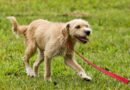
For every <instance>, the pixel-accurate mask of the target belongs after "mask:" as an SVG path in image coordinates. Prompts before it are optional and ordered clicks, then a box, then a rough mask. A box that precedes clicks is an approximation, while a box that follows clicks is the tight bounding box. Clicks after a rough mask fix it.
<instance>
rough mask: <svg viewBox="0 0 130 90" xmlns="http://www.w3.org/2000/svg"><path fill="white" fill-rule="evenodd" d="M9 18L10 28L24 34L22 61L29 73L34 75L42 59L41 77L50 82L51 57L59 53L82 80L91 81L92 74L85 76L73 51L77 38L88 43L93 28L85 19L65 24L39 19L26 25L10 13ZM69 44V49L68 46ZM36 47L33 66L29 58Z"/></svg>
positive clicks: (36, 73)
mask: <svg viewBox="0 0 130 90" xmlns="http://www.w3.org/2000/svg"><path fill="white" fill-rule="evenodd" d="M8 19H9V20H10V21H11V22H12V25H13V31H14V32H15V33H16V34H18V35H19V34H21V35H23V36H24V37H25V42H26V50H25V55H24V64H25V67H26V72H27V75H28V76H31V77H32V76H33V77H35V76H37V75H38V67H39V65H40V64H41V63H42V62H43V61H45V73H44V79H45V80H49V81H51V60H52V58H53V57H54V56H57V55H62V56H63V57H64V61H65V64H66V65H68V66H69V67H71V68H72V69H74V70H75V71H76V72H77V73H78V75H79V76H80V77H81V78H82V79H85V80H88V81H89V80H91V77H89V76H87V75H86V73H85V71H84V69H83V68H82V67H81V66H80V65H79V64H78V63H77V62H76V60H75V58H74V53H73V48H74V46H75V44H76V42H77V41H80V42H82V43H86V42H88V36H89V35H90V34H91V31H92V30H91V28H90V25H89V24H88V22H87V21H85V20H82V19H74V20H71V21H69V22H67V23H53V22H49V21H47V20H42V19H38V20H34V21H33V22H31V23H30V24H29V25H19V23H18V22H17V20H16V18H15V17H13V16H11V17H8ZM68 41H69V42H68ZM70 43H71V45H70V46H71V48H68V47H67V46H68V45H69V44H70ZM37 49H38V50H39V54H38V55H39V56H38V59H37V60H36V61H35V63H34V64H33V69H32V68H31V67H30V65H29V59H30V58H31V57H32V56H33V54H34V53H35V52H36V50H37Z"/></svg>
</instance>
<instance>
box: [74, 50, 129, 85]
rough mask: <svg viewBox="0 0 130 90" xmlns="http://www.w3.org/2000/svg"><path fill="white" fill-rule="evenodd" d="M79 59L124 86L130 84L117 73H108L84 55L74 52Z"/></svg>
mask: <svg viewBox="0 0 130 90" xmlns="http://www.w3.org/2000/svg"><path fill="white" fill-rule="evenodd" d="M74 52H75V53H76V54H77V55H78V56H79V57H81V58H82V59H83V60H84V61H85V62H86V63H87V64H89V65H91V66H92V67H94V68H95V69H97V70H99V71H100V72H102V73H104V74H106V75H108V76H110V77H112V78H115V79H116V80H118V81H120V82H123V83H124V84H128V83H129V82H130V80H128V79H127V78H124V77H122V76H119V75H117V74H115V73H112V72H110V71H107V70H105V69H103V68H101V67H99V66H97V65H95V64H93V63H92V62H90V61H88V60H87V59H86V58H85V57H84V56H83V55H81V54H79V53H78V52H77V51H74Z"/></svg>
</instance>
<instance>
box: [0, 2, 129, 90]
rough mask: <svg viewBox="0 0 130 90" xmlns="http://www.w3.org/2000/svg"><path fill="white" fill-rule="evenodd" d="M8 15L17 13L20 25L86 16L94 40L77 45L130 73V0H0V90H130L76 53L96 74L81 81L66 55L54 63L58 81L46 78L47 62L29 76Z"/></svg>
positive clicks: (108, 65) (94, 59)
mask: <svg viewBox="0 0 130 90" xmlns="http://www.w3.org/2000/svg"><path fill="white" fill-rule="evenodd" d="M7 16H16V17H17V19H18V20H19V22H20V23H21V24H28V23H30V22H31V21H32V20H34V19H38V18H42V19H47V20H50V21H54V22H66V21H69V20H71V19H74V18H83V19H85V20H88V21H89V22H90V24H91V26H92V28H93V34H92V36H91V37H90V42H89V43H88V44H86V45H83V44H78V45H77V46H76V50H77V51H79V52H80V53H82V54H83V55H84V56H85V57H87V58H89V59H90V60H91V61H92V62H93V63H95V64H97V65H99V66H101V67H103V68H108V69H109V70H110V71H112V72H115V73H117V74H120V75H121V76H124V77H127V78H130V0H0V90H130V89H129V88H130V85H124V84H123V83H120V82H118V81H116V80H114V79H112V78H111V77H108V76H106V75H104V74H102V73H101V72H99V71H97V70H95V69H94V68H92V67H91V66H88V65H87V64H85V63H84V62H83V61H82V60H81V59H80V58H79V57H78V56H76V58H77V61H78V62H79V63H80V64H81V65H82V66H83V67H84V69H85V71H86V72H87V73H88V74H89V75H90V76H92V78H93V80H92V81H91V82H85V81H83V80H81V79H80V78H79V77H78V76H77V75H76V73H75V72H73V71H72V70H71V69H70V68H68V67H67V66H66V65H65V64H64V61H63V58H62V57H56V58H54V59H55V60H54V61H53V63H52V67H53V76H52V79H53V81H54V82H56V83H57V84H56V85H55V84H54V83H53V82H52V83H50V82H45V81H44V79H43V74H44V73H43V70H44V68H43V64H42V65H41V66H40V74H39V77H37V78H30V77H27V75H26V73H25V68H24V65H23V62H22V57H23V54H24V50H25V46H24V43H23V38H20V39H16V38H15V36H14V35H13V34H12V31H11V24H10V22H9V21H8V20H7V19H6V17H7ZM35 59H36V56H34V57H33V58H32V60H31V63H33V62H34V60H35Z"/></svg>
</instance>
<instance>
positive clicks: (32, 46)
mask: <svg viewBox="0 0 130 90" xmlns="http://www.w3.org/2000/svg"><path fill="white" fill-rule="evenodd" d="M35 52H36V45H35V43H34V42H29V43H28V44H27V48H26V51H25V55H24V64H25V68H26V73H27V75H28V76H31V77H35V76H36V75H35V73H34V71H33V70H32V68H31V67H30V65H29V59H30V58H31V57H32V56H33V55H34V53H35Z"/></svg>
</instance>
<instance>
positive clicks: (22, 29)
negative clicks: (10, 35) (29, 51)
mask: <svg viewBox="0 0 130 90" xmlns="http://www.w3.org/2000/svg"><path fill="white" fill-rule="evenodd" d="M7 19H9V20H10V21H11V23H12V31H13V32H14V33H15V35H16V36H19V35H24V36H25V34H26V31H27V29H28V26H27V25H19V23H18V22H17V20H16V18H15V17H14V16H9V17H7Z"/></svg>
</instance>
